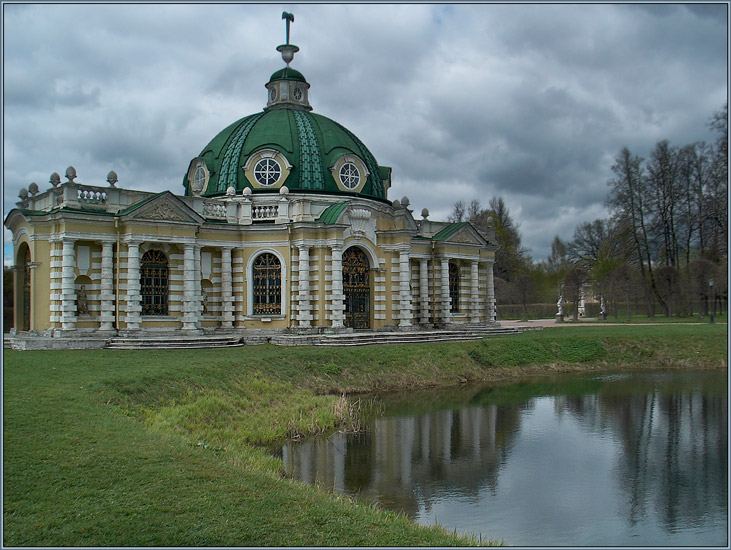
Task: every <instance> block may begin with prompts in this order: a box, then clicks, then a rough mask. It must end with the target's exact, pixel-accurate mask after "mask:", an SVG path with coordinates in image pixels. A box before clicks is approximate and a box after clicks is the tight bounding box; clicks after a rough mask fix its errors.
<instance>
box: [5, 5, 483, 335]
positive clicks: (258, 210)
mask: <svg viewBox="0 0 731 550" xmlns="http://www.w3.org/2000/svg"><path fill="white" fill-rule="evenodd" d="M287 23H289V20H288V21H287ZM287 34H288V35H289V32H288V33H287ZM277 49H278V51H280V52H281V53H282V58H283V60H284V61H285V63H286V66H285V67H284V68H283V69H281V70H278V71H277V72H275V73H274V74H273V75H272V76H271V78H270V79H269V81H268V83H267V84H266V89H267V104H266V107H265V108H264V109H263V111H261V112H259V113H256V114H253V115H250V116H246V117H244V118H241V119H240V120H238V121H236V122H234V123H233V124H231V125H230V126H228V127H227V128H225V129H224V130H222V131H221V132H220V133H219V134H218V135H217V136H215V137H214V138H213V139H212V140H211V141H210V143H208V145H206V146H205V147H204V148H203V149H202V151H201V153H200V155H199V156H197V157H196V158H194V159H193V160H192V161H191V162H190V165H189V167H188V169H187V171H186V172H185V174H184V177H183V187H184V189H185V193H184V195H182V196H178V195H175V194H173V193H171V192H169V191H165V192H162V193H150V192H142V191H136V190H124V189H121V188H118V187H117V183H118V178H117V175H116V174H115V173H114V172H110V173H109V176H108V178H107V183H108V185H93V184H92V185H87V184H82V183H80V182H76V181H75V179H77V176H76V171H75V170H74V168H73V167H69V168H68V169H67V171H66V180H67V181H66V182H64V183H62V182H61V178H60V177H59V175H58V174H56V173H54V174H52V175H51V178H50V184H51V187H50V188H49V189H48V190H46V191H44V192H39V189H38V186H37V185H35V184H31V186H29V188H28V189H27V190H25V189H23V190H22V191H21V193H20V199H21V200H20V202H18V203H17V207H16V208H14V209H13V210H12V211H11V212H10V213H9V214H8V216H7V218H6V220H5V225H6V226H7V227H8V228H9V229H10V231H11V232H12V235H13V246H14V250H13V254H14V256H13V258H14V265H15V279H14V281H15V296H14V298H15V304H16V308H15V317H14V323H15V327H16V331H19V332H22V331H30V334H31V335H34V334H36V335H40V336H50V337H66V338H68V337H73V338H77V337H83V336H87V337H88V336H90V335H94V336H100V337H105V336H114V335H127V336H129V335H146V334H160V333H174V334H207V333H211V332H216V333H232V334H237V333H242V334H244V333H251V332H256V331H259V332H262V331H264V332H267V331H290V332H292V331H294V332H304V333H307V332H324V331H334V332H337V331H346V330H353V329H355V330H367V329H370V330H397V329H400V330H413V328H414V327H420V326H423V327H427V326H428V327H434V326H439V327H441V326H453V325H476V324H481V325H486V324H494V323H495V318H494V302H495V300H494V287H493V275H492V273H493V262H494V257H495V250H496V249H497V246H496V245H495V244H494V242H491V241H494V237H493V238H492V239H491V240H487V239H486V238H485V236H483V235H481V234H480V233H479V232H478V231H476V230H475V229H474V228H473V227H472V226H471V225H470V224H469V223H446V222H435V221H431V220H429V219H428V215H429V214H428V211H426V210H424V211H423V212H422V219H420V220H415V219H414V217H413V216H412V211H411V210H410V209H409V200H408V199H407V198H406V197H404V198H403V199H401V200H400V201H399V200H394V201H391V200H389V198H388V191H389V188H390V186H391V169H390V168H388V167H385V166H380V165H379V164H378V163H377V161H376V159H375V158H374V157H373V155H372V154H371V153H370V151H369V150H368V148H367V147H366V146H365V145H364V144H363V142H362V141H361V140H360V139H358V137H357V136H356V135H355V134H353V133H352V132H351V131H349V130H348V129H346V128H345V127H343V126H342V125H340V124H338V123H337V122H335V121H333V120H331V119H329V118H326V117H324V116H322V115H319V114H316V113H313V112H312V107H311V106H310V102H309V88H310V85H309V83H308V82H307V81H306V79H305V77H304V76H303V75H302V74H301V73H300V72H298V71H296V70H295V69H293V68H291V67H290V66H289V64H290V62H291V61H292V59H293V57H294V54H295V53H296V52H297V51H298V48H297V46H294V45H292V44H289V36H287V44H284V45H282V46H279V47H278V48H277Z"/></svg>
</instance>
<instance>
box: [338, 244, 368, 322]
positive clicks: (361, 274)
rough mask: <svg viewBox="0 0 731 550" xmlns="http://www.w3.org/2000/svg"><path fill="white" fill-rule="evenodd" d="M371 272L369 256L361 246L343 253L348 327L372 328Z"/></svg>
mask: <svg viewBox="0 0 731 550" xmlns="http://www.w3.org/2000/svg"><path fill="white" fill-rule="evenodd" d="M369 272H370V267H369V264H368V258H367V257H366V255H365V253H364V252H363V251H362V250H361V249H360V248H356V247H352V248H349V249H347V250H346V251H345V252H344V253H343V293H344V294H345V326H346V327H352V328H354V329H362V328H371V311H370V309H371V308H370V302H371V288H370V277H369Z"/></svg>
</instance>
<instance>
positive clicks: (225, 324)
mask: <svg viewBox="0 0 731 550" xmlns="http://www.w3.org/2000/svg"><path fill="white" fill-rule="evenodd" d="M221 302H222V304H221V309H222V311H221V327H222V328H233V326H234V303H233V284H232V280H231V248H229V247H224V248H222V249H221Z"/></svg>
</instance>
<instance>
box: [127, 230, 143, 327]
mask: <svg viewBox="0 0 731 550" xmlns="http://www.w3.org/2000/svg"><path fill="white" fill-rule="evenodd" d="M140 290H141V288H140V243H139V242H138V241H130V242H128V243H127V296H126V301H127V317H126V318H125V322H126V323H127V330H139V329H140V323H141V319H140V313H141V312H142V304H141V303H140V298H141V292H140Z"/></svg>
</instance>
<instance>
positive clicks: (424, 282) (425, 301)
mask: <svg viewBox="0 0 731 550" xmlns="http://www.w3.org/2000/svg"><path fill="white" fill-rule="evenodd" d="M419 302H420V304H419V307H420V310H421V311H420V318H419V321H420V322H421V324H422V325H427V324H429V263H428V260H425V259H422V260H419Z"/></svg>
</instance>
